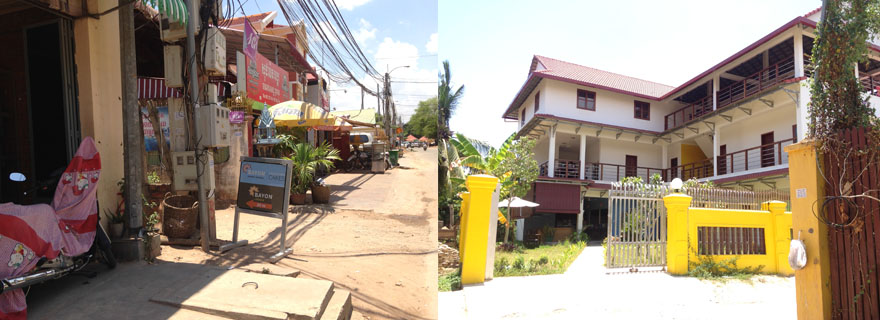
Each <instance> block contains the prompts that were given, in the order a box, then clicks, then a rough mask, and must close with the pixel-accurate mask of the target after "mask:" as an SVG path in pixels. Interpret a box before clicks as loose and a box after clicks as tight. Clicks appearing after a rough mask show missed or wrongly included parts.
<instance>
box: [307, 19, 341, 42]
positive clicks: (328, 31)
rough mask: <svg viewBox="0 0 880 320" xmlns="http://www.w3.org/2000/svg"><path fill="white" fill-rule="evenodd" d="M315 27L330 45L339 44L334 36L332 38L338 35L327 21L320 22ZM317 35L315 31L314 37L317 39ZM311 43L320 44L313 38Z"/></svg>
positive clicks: (319, 40)
mask: <svg viewBox="0 0 880 320" xmlns="http://www.w3.org/2000/svg"><path fill="white" fill-rule="evenodd" d="M317 27H318V28H320V29H321V31H322V32H323V34H324V35H325V36H326V37H327V38H328V40H330V43H334V44H335V43H337V42H339V39H336V36H334V34H338V33H337V32H336V27H334V26H333V24H332V23H330V22H329V21H321V22H318V26H317ZM317 35H318V32H317V31H316V32H315V36H316V37H317ZM311 41H314V42H321V39H320V38H314V39H311Z"/></svg>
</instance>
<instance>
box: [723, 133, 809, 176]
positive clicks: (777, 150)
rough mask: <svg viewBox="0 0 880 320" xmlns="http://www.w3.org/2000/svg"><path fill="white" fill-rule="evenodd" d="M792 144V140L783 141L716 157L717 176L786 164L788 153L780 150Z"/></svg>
mask: <svg viewBox="0 0 880 320" xmlns="http://www.w3.org/2000/svg"><path fill="white" fill-rule="evenodd" d="M792 143H794V139H785V140H782V141H777V142H774V143H770V144H765V145H761V146H757V147H754V148H749V149H745V150H740V151H737V152H733V153H728V154H725V155H721V156H718V158H717V161H718V175H724V174H729V173H735V172H742V171H748V170H754V169H758V168H764V167H772V166H776V165H780V164H783V163H788V153H786V152H783V150H782V149H783V148H785V146H787V145H790V144H792Z"/></svg>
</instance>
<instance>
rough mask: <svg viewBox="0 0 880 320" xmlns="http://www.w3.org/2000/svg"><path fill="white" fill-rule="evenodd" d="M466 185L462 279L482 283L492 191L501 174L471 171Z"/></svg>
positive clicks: (462, 236)
mask: <svg viewBox="0 0 880 320" xmlns="http://www.w3.org/2000/svg"><path fill="white" fill-rule="evenodd" d="M466 185H467V188H468V191H469V192H470V196H469V199H468V205H467V212H465V217H462V220H461V221H462V222H461V223H462V228H461V242H462V244H461V246H462V250H461V283H462V284H473V283H482V282H483V281H485V279H486V263H487V261H486V260H487V259H486V250H487V249H488V241H489V223H490V220H491V219H490V214H491V211H492V193H493V192H494V191H495V187H496V186H497V185H498V178H496V177H493V176H489V175H472V176H468V177H467V181H466ZM492 263H493V264H494V262H492Z"/></svg>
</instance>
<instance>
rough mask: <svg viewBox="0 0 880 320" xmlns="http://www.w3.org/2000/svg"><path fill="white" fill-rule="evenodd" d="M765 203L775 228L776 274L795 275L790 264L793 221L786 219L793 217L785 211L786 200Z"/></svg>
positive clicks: (774, 258) (774, 259)
mask: <svg viewBox="0 0 880 320" xmlns="http://www.w3.org/2000/svg"><path fill="white" fill-rule="evenodd" d="M765 204H766V206H767V211H770V219H771V220H770V221H771V223H772V225H771V227H772V228H773V229H774V232H773V237H774V238H773V239H774V242H773V244H774V245H773V251H774V254H775V256H774V257H773V261H774V263H775V264H776V268H775V271H776V274H778V275H782V276H791V275H794V270H792V269H791V266H789V265H788V247H789V245H790V244H791V231H790V230H791V229H790V228H791V223H787V222H786V221H787V220H791V217H789V216H788V214H786V213H785V206H786V204H785V202H782V201H776V200H773V201H767V202H764V203H762V206H763V205H765ZM768 237H769V236H768ZM768 239H769V238H768ZM768 247H769V246H768ZM767 254H770V252H767ZM768 267H769V266H768Z"/></svg>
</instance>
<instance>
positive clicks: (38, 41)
mask: <svg viewBox="0 0 880 320" xmlns="http://www.w3.org/2000/svg"><path fill="white" fill-rule="evenodd" d="M2 9H4V8H3V5H0V12H3V10H2ZM0 43H4V44H5V45H4V47H3V50H0V202H9V201H13V202H17V203H24V204H28V203H33V202H45V199H42V200H41V199H35V198H33V197H28V198H27V199H26V198H24V197H23V192H24V191H25V190H28V189H30V188H32V187H33V186H34V185H35V183H37V182H45V183H46V184H48V185H50V186H54V183H55V182H57V177H58V175H59V174H60V172H61V171H63V170H64V168H65V166H66V165H67V163H68V162H69V160H70V157H71V155H72V154H73V152H74V151H75V149H76V147H77V145H78V142H79V140H80V134H79V119H78V108H77V106H76V79H75V75H74V71H73V37H72V22H71V21H67V20H63V19H59V18H58V17H57V16H54V15H52V14H49V13H46V12H44V11H41V10H38V9H27V8H24V9H18V10H16V12H15V13H10V14H5V15H0ZM11 172H21V173H23V174H25V176H26V177H27V181H25V182H23V183H21V182H12V181H9V174H10V173H11ZM50 180H51V181H50ZM48 189H49V190H47V191H46V192H43V193H42V195H41V194H38V195H37V196H38V197H40V196H42V197H51V193H52V192H53V191H54V188H53V187H50V188H48ZM31 194H33V193H31Z"/></svg>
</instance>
